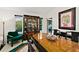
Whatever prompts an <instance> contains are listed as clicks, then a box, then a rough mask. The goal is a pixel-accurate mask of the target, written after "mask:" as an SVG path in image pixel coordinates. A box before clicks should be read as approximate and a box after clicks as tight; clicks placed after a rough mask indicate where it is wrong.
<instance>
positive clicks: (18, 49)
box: [9, 43, 28, 52]
mask: <svg viewBox="0 0 79 59" xmlns="http://www.w3.org/2000/svg"><path fill="white" fill-rule="evenodd" d="M27 44H28V43H22V44H20V45H18V46H17V47H15V48H13V49H12V50H10V51H9V52H27V48H28V45H27Z"/></svg>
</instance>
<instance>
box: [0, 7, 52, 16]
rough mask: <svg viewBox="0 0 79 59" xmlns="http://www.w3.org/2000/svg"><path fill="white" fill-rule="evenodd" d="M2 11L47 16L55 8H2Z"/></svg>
mask: <svg viewBox="0 0 79 59" xmlns="http://www.w3.org/2000/svg"><path fill="white" fill-rule="evenodd" d="M0 9H2V10H7V11H15V12H27V13H34V14H38V15H46V14H48V13H49V12H50V11H52V10H53V7H0Z"/></svg>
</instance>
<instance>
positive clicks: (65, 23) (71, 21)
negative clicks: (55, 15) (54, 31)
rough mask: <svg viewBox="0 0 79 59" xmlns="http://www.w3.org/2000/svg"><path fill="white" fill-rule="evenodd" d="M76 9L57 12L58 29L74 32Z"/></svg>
mask: <svg viewBox="0 0 79 59" xmlns="http://www.w3.org/2000/svg"><path fill="white" fill-rule="evenodd" d="M75 25H76V8H71V9H68V10H65V11H62V12H59V29H69V30H75Z"/></svg>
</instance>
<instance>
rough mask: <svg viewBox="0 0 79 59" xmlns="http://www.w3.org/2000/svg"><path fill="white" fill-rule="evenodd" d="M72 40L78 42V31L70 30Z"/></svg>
mask: <svg viewBox="0 0 79 59" xmlns="http://www.w3.org/2000/svg"><path fill="white" fill-rule="evenodd" d="M71 40H72V41H75V42H78V40H79V32H72V39H71Z"/></svg>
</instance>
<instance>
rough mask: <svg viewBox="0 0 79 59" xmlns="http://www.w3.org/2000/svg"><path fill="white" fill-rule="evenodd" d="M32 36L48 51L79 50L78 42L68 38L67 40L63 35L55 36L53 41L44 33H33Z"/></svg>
mask: <svg viewBox="0 0 79 59" xmlns="http://www.w3.org/2000/svg"><path fill="white" fill-rule="evenodd" d="M33 37H34V38H35V40H37V41H38V42H39V44H40V45H41V46H43V47H44V48H45V49H46V50H47V51H48V52H79V44H78V43H76V42H73V41H71V40H70V39H68V40H67V39H65V38H64V37H61V38H59V37H57V39H56V40H55V41H53V40H48V39H47V38H46V34H43V33H41V34H40V33H38V34H35V35H33Z"/></svg>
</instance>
